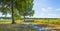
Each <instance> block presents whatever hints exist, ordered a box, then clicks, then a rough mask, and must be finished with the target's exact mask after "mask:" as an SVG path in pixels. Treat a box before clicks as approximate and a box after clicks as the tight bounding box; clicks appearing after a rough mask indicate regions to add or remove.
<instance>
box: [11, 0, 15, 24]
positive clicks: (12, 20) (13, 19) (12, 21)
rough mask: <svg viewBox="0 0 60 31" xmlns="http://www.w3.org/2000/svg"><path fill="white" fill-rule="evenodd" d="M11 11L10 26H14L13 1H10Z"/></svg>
mask: <svg viewBox="0 0 60 31" xmlns="http://www.w3.org/2000/svg"><path fill="white" fill-rule="evenodd" d="M11 10H12V24H14V23H15V21H14V11H13V0H11Z"/></svg>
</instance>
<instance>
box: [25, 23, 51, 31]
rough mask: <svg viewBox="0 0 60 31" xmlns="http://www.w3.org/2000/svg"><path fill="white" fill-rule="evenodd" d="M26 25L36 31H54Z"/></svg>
mask: <svg viewBox="0 0 60 31" xmlns="http://www.w3.org/2000/svg"><path fill="white" fill-rule="evenodd" d="M25 25H27V26H28V27H30V28H32V29H35V30H37V31H52V30H47V29H44V28H42V27H38V26H34V25H32V24H25Z"/></svg>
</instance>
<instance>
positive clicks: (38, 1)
mask: <svg viewBox="0 0 60 31" xmlns="http://www.w3.org/2000/svg"><path fill="white" fill-rule="evenodd" d="M33 3H34V6H33V10H35V14H34V16H33V17H37V18H60V0H34V2H33Z"/></svg>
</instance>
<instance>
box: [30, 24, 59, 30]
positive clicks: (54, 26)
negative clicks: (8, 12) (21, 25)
mask: <svg viewBox="0 0 60 31" xmlns="http://www.w3.org/2000/svg"><path fill="white" fill-rule="evenodd" d="M30 24H33V25H35V26H39V27H43V28H45V29H50V30H54V31H60V25H55V24H47V23H30Z"/></svg>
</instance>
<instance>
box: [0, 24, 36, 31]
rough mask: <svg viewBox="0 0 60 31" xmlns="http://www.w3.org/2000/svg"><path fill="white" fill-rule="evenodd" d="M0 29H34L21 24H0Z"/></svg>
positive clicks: (27, 30)
mask: <svg viewBox="0 0 60 31" xmlns="http://www.w3.org/2000/svg"><path fill="white" fill-rule="evenodd" d="M0 31H36V30H34V29H31V28H29V27H27V26H26V25H22V24H0Z"/></svg>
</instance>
